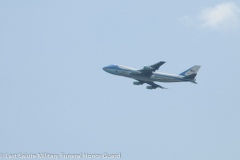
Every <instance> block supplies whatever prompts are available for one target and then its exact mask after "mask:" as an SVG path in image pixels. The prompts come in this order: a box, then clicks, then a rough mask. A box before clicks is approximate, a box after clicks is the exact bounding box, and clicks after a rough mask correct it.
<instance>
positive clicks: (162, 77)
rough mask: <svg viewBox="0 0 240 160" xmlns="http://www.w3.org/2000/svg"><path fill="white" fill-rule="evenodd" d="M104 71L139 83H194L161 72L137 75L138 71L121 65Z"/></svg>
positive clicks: (109, 67)
mask: <svg viewBox="0 0 240 160" xmlns="http://www.w3.org/2000/svg"><path fill="white" fill-rule="evenodd" d="M103 70H104V71H106V72H108V73H110V74H114V75H118V76H124V77H128V78H132V79H135V80H139V81H148V82H154V81H157V82H189V81H190V82H194V81H195V79H194V80H189V79H185V78H184V76H181V75H175V74H167V73H161V72H153V73H152V74H151V75H143V74H139V70H137V69H134V68H130V67H126V66H122V65H116V64H114V65H109V66H107V67H104V68H103Z"/></svg>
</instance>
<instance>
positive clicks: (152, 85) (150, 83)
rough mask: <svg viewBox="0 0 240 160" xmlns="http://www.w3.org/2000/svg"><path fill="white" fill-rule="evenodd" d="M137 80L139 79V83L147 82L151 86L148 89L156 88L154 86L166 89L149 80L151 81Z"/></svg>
mask: <svg viewBox="0 0 240 160" xmlns="http://www.w3.org/2000/svg"><path fill="white" fill-rule="evenodd" d="M136 80H137V79H136ZM137 81H139V83H140V84H144V83H146V84H149V85H150V86H151V88H149V89H156V88H162V89H167V88H165V87H162V86H160V85H158V84H156V83H154V82H151V81H142V80H137Z"/></svg>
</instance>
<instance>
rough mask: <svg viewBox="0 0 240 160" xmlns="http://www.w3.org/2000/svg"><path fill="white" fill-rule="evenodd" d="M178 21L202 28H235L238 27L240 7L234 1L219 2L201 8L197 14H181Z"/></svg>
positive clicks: (221, 29)
mask: <svg viewBox="0 0 240 160" xmlns="http://www.w3.org/2000/svg"><path fill="white" fill-rule="evenodd" d="M180 21H181V22H183V23H185V25H188V26H189V25H190V26H198V27H200V28H203V29H213V30H218V31H230V30H235V29H238V28H240V7H239V6H238V5H237V4H235V3H234V2H225V3H220V4H217V5H216V6H213V7H207V8H205V9H203V10H202V11H200V13H198V16H183V17H182V18H180Z"/></svg>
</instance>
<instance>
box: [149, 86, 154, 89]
mask: <svg viewBox="0 0 240 160" xmlns="http://www.w3.org/2000/svg"><path fill="white" fill-rule="evenodd" d="M147 89H156V88H155V87H153V86H147Z"/></svg>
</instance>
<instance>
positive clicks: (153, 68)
mask: <svg viewBox="0 0 240 160" xmlns="http://www.w3.org/2000/svg"><path fill="white" fill-rule="evenodd" d="M164 63H166V62H164V61H161V62H158V63H155V64H153V65H151V66H150V67H151V68H152V71H156V70H158V69H159V67H160V66H161V65H163V64H164Z"/></svg>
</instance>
